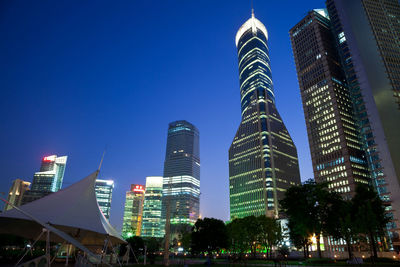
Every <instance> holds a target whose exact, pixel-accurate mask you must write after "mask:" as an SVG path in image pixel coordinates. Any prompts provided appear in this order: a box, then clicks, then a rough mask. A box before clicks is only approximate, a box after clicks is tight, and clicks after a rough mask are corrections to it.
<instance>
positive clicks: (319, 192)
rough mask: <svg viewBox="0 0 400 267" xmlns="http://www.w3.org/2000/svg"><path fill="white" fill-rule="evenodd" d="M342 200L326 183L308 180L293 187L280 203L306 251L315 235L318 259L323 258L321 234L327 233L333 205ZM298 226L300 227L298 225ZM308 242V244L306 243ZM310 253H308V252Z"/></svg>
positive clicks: (290, 225)
mask: <svg viewBox="0 0 400 267" xmlns="http://www.w3.org/2000/svg"><path fill="white" fill-rule="evenodd" d="M338 198H340V197H339V196H338V194H336V193H334V192H330V191H329V190H328V186H327V184H326V183H318V184H317V183H315V182H314V181H313V180H308V181H306V182H305V183H304V184H302V185H301V186H293V187H291V188H289V189H288V190H287V191H286V192H285V197H284V199H283V200H282V201H281V202H280V204H281V207H282V208H283V210H284V213H285V214H286V215H287V216H288V217H289V221H290V222H291V223H290V224H289V228H290V227H292V228H293V229H292V228H290V230H291V231H294V232H295V233H296V235H294V236H296V237H297V238H298V237H299V235H300V236H301V238H303V240H304V242H303V243H304V245H305V246H304V249H305V250H307V249H308V238H309V237H311V236H312V235H313V234H315V238H316V241H317V251H318V257H320V258H321V245H320V243H321V242H320V238H321V234H323V233H327V229H328V218H329V214H330V212H331V210H332V205H333V203H334V202H335V201H336V200H337V199H338ZM296 224H298V226H297V225H296ZM306 240H307V242H306ZM307 252H308V251H307Z"/></svg>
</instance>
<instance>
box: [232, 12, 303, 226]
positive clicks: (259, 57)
mask: <svg viewBox="0 0 400 267" xmlns="http://www.w3.org/2000/svg"><path fill="white" fill-rule="evenodd" d="M267 42H268V32H267V29H266V28H265V26H264V25H263V24H262V23H261V22H260V21H259V20H258V19H256V18H255V17H254V14H252V16H251V18H250V19H249V20H247V21H246V22H245V23H244V24H243V25H242V26H241V27H240V28H239V30H238V32H237V34H236V46H237V53H238V61H239V81H240V99H241V101H240V102H241V110H242V120H241V123H240V126H239V129H238V130H237V132H236V135H235V137H234V139H233V142H232V144H231V147H230V149H229V194H230V217H231V219H234V218H242V217H245V216H249V215H267V216H270V217H275V216H279V214H278V210H279V207H278V201H279V200H280V199H282V198H283V196H284V192H285V190H286V189H287V188H289V187H291V186H293V185H298V184H300V173H299V165H298V159H297V150H296V147H295V145H294V143H293V141H292V138H291V137H290V135H289V133H288V131H287V130H286V127H285V125H284V123H283V121H282V118H281V117H280V115H279V113H278V110H277V108H276V104H275V95H274V90H273V84H272V76H271V66H270V59H269V49H268V45H267Z"/></svg>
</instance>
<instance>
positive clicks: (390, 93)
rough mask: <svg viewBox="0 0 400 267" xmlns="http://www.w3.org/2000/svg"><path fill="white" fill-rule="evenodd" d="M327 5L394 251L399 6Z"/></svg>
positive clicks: (399, 148)
mask: <svg viewBox="0 0 400 267" xmlns="http://www.w3.org/2000/svg"><path fill="white" fill-rule="evenodd" d="M326 5H327V9H328V12H329V15H330V17H331V21H332V32H333V35H334V36H335V40H336V45H337V48H338V51H339V54H340V56H341V61H342V65H343V68H344V70H345V73H346V77H347V80H348V85H349V89H350V94H351V97H352V100H353V106H354V111H355V114H356V117H357V126H358V128H359V129H360V139H361V141H362V144H363V148H364V150H365V151H366V154H367V161H368V163H369V167H370V170H371V175H372V178H373V179H372V183H373V185H374V186H375V188H376V190H377V192H378V194H379V195H380V197H381V199H382V200H383V201H384V203H385V209H386V211H387V215H388V217H389V218H391V219H392V221H391V222H390V223H389V224H388V225H387V229H388V234H389V237H390V239H391V241H392V244H393V246H396V247H397V250H398V249H399V248H400V239H399V227H398V224H399V222H398V220H399V217H400V188H399V179H400V164H397V163H398V162H400V142H399V141H398V136H400V123H399V122H400V110H399V102H400V101H399V99H400V3H399V2H398V1H397V0H374V1H371V0H362V1H343V0H328V1H327V2H326ZM360 44H362V45H360Z"/></svg>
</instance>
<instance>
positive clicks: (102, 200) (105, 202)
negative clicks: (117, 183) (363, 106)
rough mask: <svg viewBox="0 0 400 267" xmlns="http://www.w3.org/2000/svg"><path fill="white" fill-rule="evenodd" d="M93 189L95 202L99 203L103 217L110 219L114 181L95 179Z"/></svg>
mask: <svg viewBox="0 0 400 267" xmlns="http://www.w3.org/2000/svg"><path fill="white" fill-rule="evenodd" d="M94 189H95V192H96V198H97V203H98V204H99V207H100V210H101V212H102V213H103V215H104V217H106V218H107V219H110V210H111V200H112V192H113V189H114V181H113V180H101V179H97V180H96V185H95V188H94Z"/></svg>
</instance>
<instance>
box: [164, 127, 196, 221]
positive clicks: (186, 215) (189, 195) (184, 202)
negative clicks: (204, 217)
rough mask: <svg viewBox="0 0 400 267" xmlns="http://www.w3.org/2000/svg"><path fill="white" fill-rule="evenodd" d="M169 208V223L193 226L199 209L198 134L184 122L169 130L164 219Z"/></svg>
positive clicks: (165, 169)
mask: <svg viewBox="0 0 400 267" xmlns="http://www.w3.org/2000/svg"><path fill="white" fill-rule="evenodd" d="M168 204H169V207H170V222H171V224H194V223H195V222H196V220H197V219H198V218H199V208H200V150H199V131H198V130H197V128H196V127H195V126H194V125H193V124H191V123H189V122H187V121H184V120H182V121H175V122H171V123H170V124H169V127H168V138H167V150H166V153H165V162H164V181H163V211H162V217H163V220H165V218H166V209H167V206H168Z"/></svg>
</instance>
